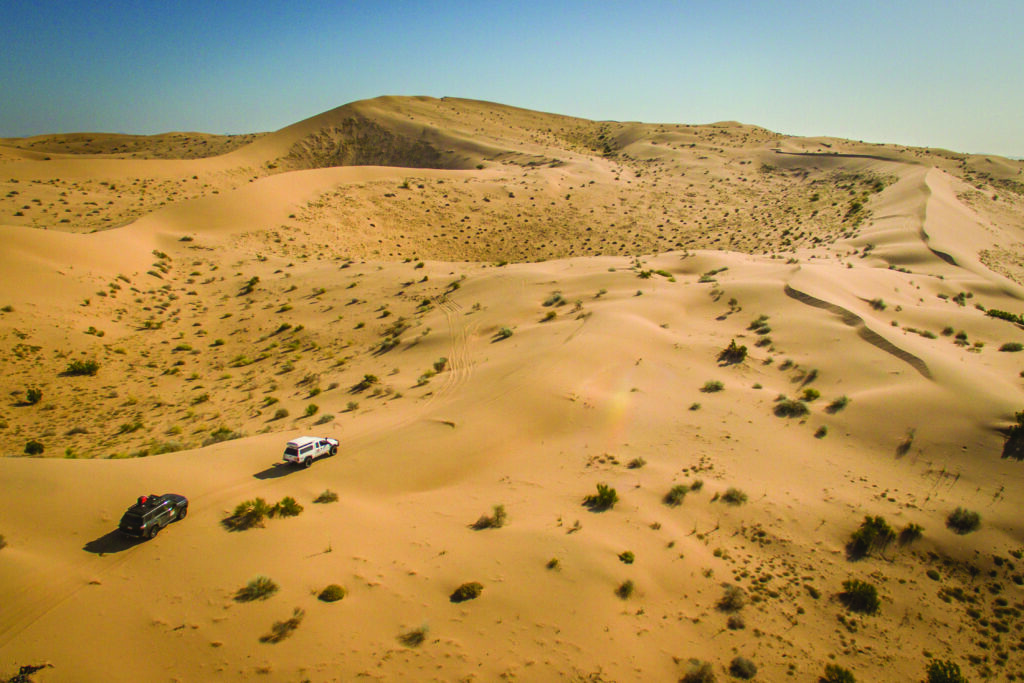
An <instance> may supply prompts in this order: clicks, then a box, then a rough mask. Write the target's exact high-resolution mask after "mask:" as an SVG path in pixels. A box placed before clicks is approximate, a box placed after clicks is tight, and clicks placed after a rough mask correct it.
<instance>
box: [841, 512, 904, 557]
mask: <svg viewBox="0 0 1024 683" xmlns="http://www.w3.org/2000/svg"><path fill="white" fill-rule="evenodd" d="M895 538H896V532H895V531H893V530H892V527H890V526H889V523H888V522H886V521H885V519H884V518H883V517H881V516H876V517H872V516H870V515H868V516H866V517H865V518H864V521H863V522H861V524H860V528H858V529H857V530H856V531H854V532H853V534H852V535H851V536H850V542H849V543H848V544H847V546H846V549H847V551H848V552H849V554H850V556H851V557H853V558H860V557H865V556H866V555H870V554H871V553H872V552H874V551H878V552H882V551H884V550H885V549H886V547H888V545H889V544H890V543H891V542H892V541H893V540H894V539H895Z"/></svg>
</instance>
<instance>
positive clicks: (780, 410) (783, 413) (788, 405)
mask: <svg viewBox="0 0 1024 683" xmlns="http://www.w3.org/2000/svg"><path fill="white" fill-rule="evenodd" d="M774 412H775V416H776V417H803V416H804V415H806V414H807V413H809V412H810V410H809V409H808V408H807V404H806V403H804V402H803V401H794V400H793V399H790V398H786V397H782V398H781V399H780V400H779V401H778V403H776V404H775V410H774Z"/></svg>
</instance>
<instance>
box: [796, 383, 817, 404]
mask: <svg viewBox="0 0 1024 683" xmlns="http://www.w3.org/2000/svg"><path fill="white" fill-rule="evenodd" d="M819 398H821V392H820V391H818V390H817V389H812V388H810V387H808V388H807V389H804V395H803V396H801V397H800V400H801V401H807V402H808V403H810V402H811V401H816V400H817V399H819Z"/></svg>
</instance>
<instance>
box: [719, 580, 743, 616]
mask: <svg viewBox="0 0 1024 683" xmlns="http://www.w3.org/2000/svg"><path fill="white" fill-rule="evenodd" d="M722 587H723V589H724V592H723V593H722V597H721V598H719V600H718V603H717V605H716V607H718V609H719V610H721V611H722V612H739V611H740V610H741V609H743V607H744V606H745V605H746V604H747V594H746V593H744V592H743V589H742V588H740V587H739V586H736V585H733V584H731V583H726V584H722Z"/></svg>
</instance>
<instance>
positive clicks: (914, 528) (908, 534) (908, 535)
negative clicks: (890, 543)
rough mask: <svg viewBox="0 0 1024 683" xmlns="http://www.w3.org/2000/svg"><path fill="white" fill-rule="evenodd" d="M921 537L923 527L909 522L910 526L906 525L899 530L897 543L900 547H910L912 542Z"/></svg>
mask: <svg viewBox="0 0 1024 683" xmlns="http://www.w3.org/2000/svg"><path fill="white" fill-rule="evenodd" d="M923 535H924V527H922V526H921V525H920V524H914V523H913V522H911V523H910V524H907V525H906V526H905V527H903V528H902V529H900V535H899V543H900V545H910V544H911V543H913V542H914V541H919V540H921V537H922V536H923Z"/></svg>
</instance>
